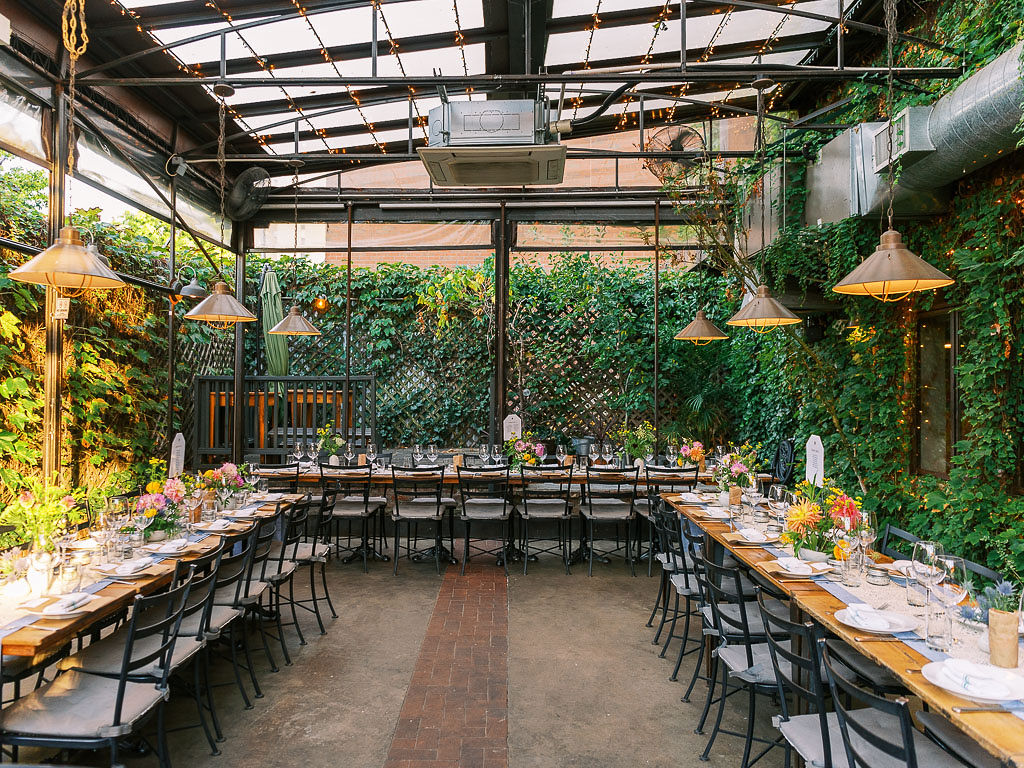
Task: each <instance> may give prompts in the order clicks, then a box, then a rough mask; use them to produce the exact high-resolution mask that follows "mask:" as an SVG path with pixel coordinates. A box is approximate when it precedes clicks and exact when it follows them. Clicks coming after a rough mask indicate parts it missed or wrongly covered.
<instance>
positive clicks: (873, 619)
mask: <svg viewBox="0 0 1024 768" xmlns="http://www.w3.org/2000/svg"><path fill="white" fill-rule="evenodd" d="M886 605H887V604H886ZM835 617H836V621H838V622H840V623H842V624H845V625H846V626H848V627H852V628H853V629H859V630H860V631H861V632H868V633H870V634H873V635H879V636H886V635H892V636H895V635H896V634H898V633H901V632H910V631H912V630H914V629H917V627H918V626H919V625H920V624H921V622H920V621H919V620H918V619H917V618H915V617H914V616H909V615H907V614H905V613H900V612H898V611H887V610H883V609H882V608H875V607H873V606H871V605H868V604H867V603H848V604H847V606H846V607H845V608H843V609H841V610H838V611H836V613H835ZM857 639H858V640H860V638H857ZM878 639H879V638H875V637H872V638H866V639H865V641H867V640H870V641H877V640H878ZM893 639H894V640H901V638H897V637H893Z"/></svg>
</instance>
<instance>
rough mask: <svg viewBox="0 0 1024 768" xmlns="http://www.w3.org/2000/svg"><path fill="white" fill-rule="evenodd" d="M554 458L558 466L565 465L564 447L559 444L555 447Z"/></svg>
mask: <svg viewBox="0 0 1024 768" xmlns="http://www.w3.org/2000/svg"><path fill="white" fill-rule="evenodd" d="M555 458H556V459H558V465H559V466H562V465H563V464H565V446H564V445H562V444H561V443H559V444H558V445H557V446H555Z"/></svg>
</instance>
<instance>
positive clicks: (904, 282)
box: [832, 3, 956, 301]
mask: <svg viewBox="0 0 1024 768" xmlns="http://www.w3.org/2000/svg"><path fill="white" fill-rule="evenodd" d="M885 33H886V40H885V43H886V49H885V52H886V67H887V72H886V87H887V96H886V112H887V113H888V115H889V124H888V125H887V126H886V130H885V132H886V136H887V139H888V151H889V155H888V157H889V168H888V172H887V174H886V183H887V186H888V191H889V210H888V216H889V226H888V229H886V231H885V232H883V233H882V236H881V238H880V240H879V243H878V247H877V248H876V249H875V252H874V253H872V254H871V255H870V256H868V257H867V258H866V259H864V261H862V262H861V263H860V265H859V266H858V267H857V268H856V269H854V270H853V271H852V272H851V273H850V274H848V275H847V276H846V277H844V278H843V279H842V280H840V281H839V283H838V284H836V285H835V286H833V288H832V290H833V291H835V292H836V293H841V294H845V295H847V296H871V297H872V298H875V299H878V300H879V301H899V300H900V299H905V298H906V297H907V296H909V295H910V294H912V293H915V292H917V291H931V290H934V289H936V288H944V287H946V286H947V285H952V284H953V283H954V282H956V281H955V280H953V279H952V278H951V277H950V276H949V275H947V274H945V273H944V272H942V271H941V270H938V269H936V268H935V267H933V266H932V265H931V264H929V263H928V262H927V261H925V260H924V259H922V258H921V257H920V256H918V255H916V254H914V253H913V252H911V251H910V250H909V249H908V248H907V247H906V246H904V245H903V239H902V237H900V233H899V232H897V231H896V228H895V227H894V226H893V224H892V205H893V200H894V199H895V197H896V191H895V188H896V177H895V174H894V171H893V158H892V138H893V132H894V131H895V130H896V129H895V126H893V124H892V110H893V106H894V99H893V71H892V64H893V45H894V44H895V41H896V4H895V3H885Z"/></svg>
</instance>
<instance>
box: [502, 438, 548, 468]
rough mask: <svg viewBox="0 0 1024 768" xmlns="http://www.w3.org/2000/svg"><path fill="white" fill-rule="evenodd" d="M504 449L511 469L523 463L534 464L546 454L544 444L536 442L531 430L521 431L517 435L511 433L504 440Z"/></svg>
mask: <svg viewBox="0 0 1024 768" xmlns="http://www.w3.org/2000/svg"><path fill="white" fill-rule="evenodd" d="M504 450H505V456H507V457H508V463H509V466H510V467H512V469H519V467H521V466H523V465H524V464H525V465H528V466H536V465H537V464H540V461H541V459H543V458H544V457H545V456H546V455H547V451H546V450H545V448H544V444H543V443H540V442H537V437H536V436H535V435H534V434H533V432H523V434H522V435H520V436H518V437H517V436H516V435H513V436H512V437H511V438H509V439H508V440H506V441H505V446H504Z"/></svg>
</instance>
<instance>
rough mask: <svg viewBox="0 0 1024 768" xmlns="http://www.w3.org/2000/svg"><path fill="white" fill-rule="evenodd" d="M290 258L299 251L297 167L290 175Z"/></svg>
mask: <svg viewBox="0 0 1024 768" xmlns="http://www.w3.org/2000/svg"><path fill="white" fill-rule="evenodd" d="M292 192H293V193H294V195H293V197H292V201H293V207H292V258H293V259H294V258H295V257H296V255H297V254H298V252H299V169H298V168H296V169H295V174H294V175H293V176H292Z"/></svg>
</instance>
